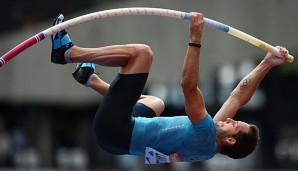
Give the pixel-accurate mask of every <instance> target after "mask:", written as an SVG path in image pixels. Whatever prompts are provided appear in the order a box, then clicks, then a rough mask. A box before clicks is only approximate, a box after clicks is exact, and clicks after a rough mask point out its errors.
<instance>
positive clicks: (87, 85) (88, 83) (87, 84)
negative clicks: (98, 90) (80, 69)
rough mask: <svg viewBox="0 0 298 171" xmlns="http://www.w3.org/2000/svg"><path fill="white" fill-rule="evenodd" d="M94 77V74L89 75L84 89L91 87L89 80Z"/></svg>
mask: <svg viewBox="0 0 298 171" xmlns="http://www.w3.org/2000/svg"><path fill="white" fill-rule="evenodd" d="M95 75H96V74H92V75H90V77H89V79H88V80H87V82H86V84H85V86H86V87H90V85H91V80H92V78H93V77H94V76H95Z"/></svg>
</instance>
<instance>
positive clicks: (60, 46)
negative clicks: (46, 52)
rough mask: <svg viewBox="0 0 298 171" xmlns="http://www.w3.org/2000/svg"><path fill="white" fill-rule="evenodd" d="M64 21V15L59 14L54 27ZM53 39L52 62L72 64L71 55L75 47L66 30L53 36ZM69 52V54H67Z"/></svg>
mask: <svg viewBox="0 0 298 171" xmlns="http://www.w3.org/2000/svg"><path fill="white" fill-rule="evenodd" d="M63 21H64V16H63V14H58V16H57V17H56V18H55V20H54V24H53V26H55V25H57V24H60V23H62V22H63ZM51 39H52V54H51V62H53V63H55V64H66V63H71V61H70V60H69V53H70V51H71V48H72V47H73V46H74V45H73V43H72V42H71V40H70V38H69V36H68V34H67V32H66V31H65V30H62V31H59V32H58V33H55V34H53V35H52V36H51ZM65 52H67V53H65Z"/></svg>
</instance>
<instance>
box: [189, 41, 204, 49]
mask: <svg viewBox="0 0 298 171" xmlns="http://www.w3.org/2000/svg"><path fill="white" fill-rule="evenodd" d="M188 46H194V47H197V48H200V47H202V45H201V44H200V43H192V42H190V43H188Z"/></svg>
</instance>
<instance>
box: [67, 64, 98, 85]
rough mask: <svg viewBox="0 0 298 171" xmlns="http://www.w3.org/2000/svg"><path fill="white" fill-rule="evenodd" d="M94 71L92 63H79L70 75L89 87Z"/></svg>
mask: <svg viewBox="0 0 298 171" xmlns="http://www.w3.org/2000/svg"><path fill="white" fill-rule="evenodd" d="M95 72H96V71H95V65H94V64H93V63H79V64H78V65H77V67H76V69H75V71H74V72H73V73H72V76H73V78H74V79H75V80H76V81H77V82H79V83H80V84H83V85H85V86H86V87H90V83H91V79H92V76H93V74H95Z"/></svg>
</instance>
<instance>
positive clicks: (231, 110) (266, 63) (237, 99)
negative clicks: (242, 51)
mask: <svg viewBox="0 0 298 171" xmlns="http://www.w3.org/2000/svg"><path fill="white" fill-rule="evenodd" d="M277 48H279V49H280V53H281V54H283V57H282V58H280V57H277V56H275V55H273V54H271V53H267V55H266V57H265V58H264V59H263V60H262V61H261V62H260V64H259V65H258V66H257V67H256V68H255V69H254V70H253V71H251V72H250V73H249V74H248V75H247V76H245V77H244V78H243V79H242V80H241V81H240V83H239V84H238V85H237V87H236V88H235V89H234V90H233V91H232V93H231V94H230V96H229V98H228V99H227V100H226V101H225V103H224V104H223V106H222V107H221V109H220V110H219V111H218V112H217V113H216V115H215V117H214V118H213V120H214V121H225V120H226V119H227V118H233V117H234V116H235V114H236V112H237V111H238V110H239V108H240V107H242V106H243V105H245V104H246V103H247V102H249V100H250V99H251V97H252V95H253V93H254V92H255V90H256V89H257V87H258V85H259V84H260V82H261V81H262V80H263V78H264V77H265V76H266V74H267V73H268V72H269V71H270V70H271V68H272V67H274V66H277V65H281V64H283V63H285V61H286V60H287V56H288V53H289V52H288V51H287V50H286V49H285V48H283V47H277Z"/></svg>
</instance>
